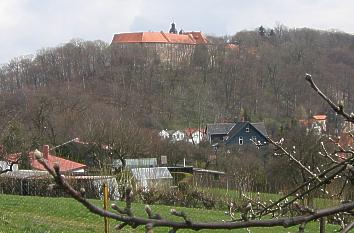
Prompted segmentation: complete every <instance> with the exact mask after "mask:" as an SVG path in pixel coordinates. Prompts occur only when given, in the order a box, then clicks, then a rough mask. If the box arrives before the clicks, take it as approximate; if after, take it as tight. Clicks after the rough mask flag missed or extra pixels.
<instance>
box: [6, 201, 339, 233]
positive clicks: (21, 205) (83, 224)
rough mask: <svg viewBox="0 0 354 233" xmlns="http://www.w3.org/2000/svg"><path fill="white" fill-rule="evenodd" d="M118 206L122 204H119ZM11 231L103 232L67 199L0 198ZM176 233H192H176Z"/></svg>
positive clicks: (194, 213) (206, 215) (198, 213)
mask: <svg viewBox="0 0 354 233" xmlns="http://www.w3.org/2000/svg"><path fill="white" fill-rule="evenodd" d="M93 202H94V203H96V204H97V205H102V202H101V201H99V200H93ZM120 204H121V203H120ZM133 209H134V212H135V213H136V215H140V216H144V211H143V209H144V205H143V204H139V203H136V204H134V205H133ZM152 209H153V211H155V212H159V213H161V214H162V216H164V217H166V218H171V219H173V217H171V216H170V215H169V211H170V209H171V207H169V206H162V205H152ZM176 209H177V210H183V211H185V212H186V213H187V214H188V216H190V218H191V219H193V220H199V221H211V220H213V221H221V220H223V219H225V220H227V216H225V215H224V213H223V211H211V210H204V209H189V208H179V207H177V208H176ZM110 227H111V229H110V232H117V231H115V230H114V229H113V227H114V222H113V221H112V220H110ZM318 229H319V228H318V223H317V222H311V223H309V224H308V226H307V228H306V232H318V231H319V230H318ZM335 229H338V226H333V225H327V232H334V231H335ZM167 231H168V229H166V228H156V229H155V231H154V232H167ZM12 232H21V233H22V232H26V233H29V232H31V233H32V232H33V233H62V232H79V233H80V232H82V233H83V232H86V233H87V232H103V218H101V217H99V216H96V215H94V214H91V213H90V212H89V211H88V210H86V209H85V207H83V206H81V204H80V203H78V202H76V201H74V200H73V199H70V198H48V197H29V196H13V195H0V233H12ZM120 232H144V228H143V227H140V228H138V229H131V228H129V227H126V228H125V229H124V230H122V231H120ZM178 232H194V231H188V230H179V231H178ZM199 232H230V231H229V230H225V231H221V230H217V231H207V230H204V231H199ZM231 232H247V231H246V230H245V229H240V230H233V231H231ZM251 232H256V233H260V232H272V233H277V232H285V233H286V232H298V228H297V227H292V228H287V229H285V228H282V227H277V228H271V229H265V228H262V229H257V228H252V229H251Z"/></svg>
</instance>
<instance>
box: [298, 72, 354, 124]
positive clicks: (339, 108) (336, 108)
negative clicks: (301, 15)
mask: <svg viewBox="0 0 354 233" xmlns="http://www.w3.org/2000/svg"><path fill="white" fill-rule="evenodd" d="M305 79H306V81H308V82H309V83H310V85H311V87H312V89H314V90H315V91H316V92H317V93H318V94H319V95H320V96H321V97H322V99H324V100H325V101H326V102H327V103H328V104H329V106H331V108H332V109H333V111H335V112H336V113H337V114H339V115H342V116H343V117H344V118H345V119H346V120H347V121H349V122H353V123H354V114H353V113H350V114H349V113H347V112H345V111H344V106H343V105H342V104H339V105H336V104H335V103H334V102H333V101H332V100H331V99H330V98H328V97H327V96H326V95H325V94H324V93H323V92H322V91H321V90H320V89H319V88H318V87H317V85H316V83H315V82H314V81H313V79H312V76H311V75H310V74H306V75H305Z"/></svg>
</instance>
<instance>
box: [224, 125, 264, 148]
mask: <svg viewBox="0 0 354 233" xmlns="http://www.w3.org/2000/svg"><path fill="white" fill-rule="evenodd" d="M267 137H268V134H267V132H266V130H265V127H264V124H263V123H250V122H238V123H236V124H235V126H234V127H233V128H232V130H231V131H230V132H229V133H228V134H227V137H226V140H225V144H226V145H228V144H240V140H242V144H240V145H243V144H251V143H253V142H252V140H256V141H260V142H262V143H266V142H267V141H268V139H267Z"/></svg>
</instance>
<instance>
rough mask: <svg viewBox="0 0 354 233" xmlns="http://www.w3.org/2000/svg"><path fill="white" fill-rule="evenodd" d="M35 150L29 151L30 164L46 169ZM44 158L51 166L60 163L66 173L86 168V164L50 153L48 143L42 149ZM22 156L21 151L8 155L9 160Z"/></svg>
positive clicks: (35, 168)
mask: <svg viewBox="0 0 354 233" xmlns="http://www.w3.org/2000/svg"><path fill="white" fill-rule="evenodd" d="M34 153H35V152H34V151H32V152H29V153H28V155H27V156H28V161H29V166H30V167H31V168H32V170H38V171H45V168H44V167H43V165H42V164H40V163H39V162H38V160H37V159H36V158H35V155H34ZM42 155H43V158H44V159H45V160H46V161H47V162H48V164H49V166H53V165H54V164H55V163H57V164H59V166H60V171H61V172H64V173H83V172H84V171H85V170H84V169H85V168H86V165H85V164H81V163H77V162H74V161H71V160H68V159H64V158H61V157H58V156H55V155H51V154H50V149H49V146H48V145H44V146H43V149H42ZM20 156H21V153H16V154H11V155H8V156H7V159H8V161H17V160H18V158H19V157H20Z"/></svg>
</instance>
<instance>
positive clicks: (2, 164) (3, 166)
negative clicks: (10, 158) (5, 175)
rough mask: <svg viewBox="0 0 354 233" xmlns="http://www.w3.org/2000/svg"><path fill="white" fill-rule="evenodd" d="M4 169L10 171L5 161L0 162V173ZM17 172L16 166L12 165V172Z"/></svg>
mask: <svg viewBox="0 0 354 233" xmlns="http://www.w3.org/2000/svg"><path fill="white" fill-rule="evenodd" d="M6 169H10V163H9V162H7V161H0V171H4V170H6ZM17 170H18V164H14V165H13V166H12V171H17Z"/></svg>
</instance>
